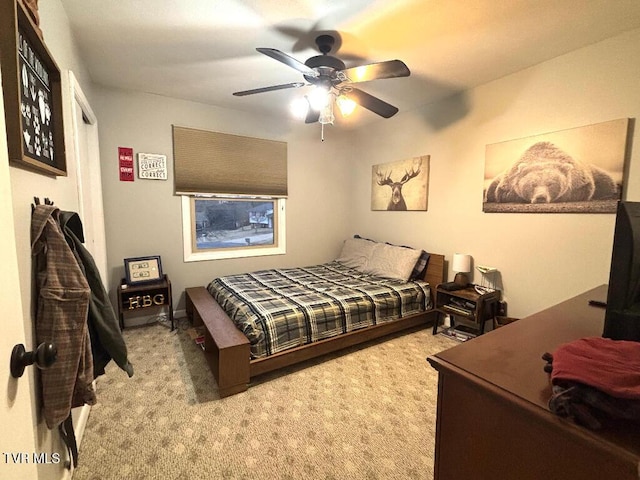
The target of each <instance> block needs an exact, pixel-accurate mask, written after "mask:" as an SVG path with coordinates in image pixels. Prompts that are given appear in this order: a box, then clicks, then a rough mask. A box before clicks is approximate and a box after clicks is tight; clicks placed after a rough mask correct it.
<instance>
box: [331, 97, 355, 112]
mask: <svg viewBox="0 0 640 480" xmlns="http://www.w3.org/2000/svg"><path fill="white" fill-rule="evenodd" d="M336 104H337V105H338V108H339V109H340V113H341V114H342V116H343V117H348V116H349V115H351V114H352V113H353V111H354V110H355V109H356V105H357V103H356V102H354V101H353V100H351V99H350V98H349V97H347V96H346V95H344V94H341V95H339V96H338V97H337V98H336Z"/></svg>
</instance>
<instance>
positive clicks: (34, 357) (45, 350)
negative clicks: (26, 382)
mask: <svg viewBox="0 0 640 480" xmlns="http://www.w3.org/2000/svg"><path fill="white" fill-rule="evenodd" d="M57 357H58V349H57V348H56V346H55V345H54V344H53V343H41V344H40V345H38V348H36V349H35V351H33V352H27V351H26V350H25V349H24V345H22V344H21V343H20V344H18V345H16V346H15V347H13V350H12V351H11V376H12V377H13V378H19V377H21V376H22V374H23V373H24V369H25V367H28V366H29V365H33V364H34V363H35V364H36V366H37V367H38V368H40V369H43V368H49V367H50V366H51V365H53V363H54V362H55V361H56V358H57Z"/></svg>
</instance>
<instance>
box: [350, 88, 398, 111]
mask: <svg viewBox="0 0 640 480" xmlns="http://www.w3.org/2000/svg"><path fill="white" fill-rule="evenodd" d="M345 93H346V95H347V97H348V98H350V99H352V100H353V101H354V102H356V103H357V104H358V105H360V106H361V107H364V108H366V109H367V110H371V111H372V112H373V113H377V114H378V115H380V116H381V117H384V118H389V117H393V116H394V115H395V114H396V113H398V109H397V108H396V107H394V106H393V105H391V104H389V103H387V102H385V101H383V100H380V99H379V98H378V97H374V96H373V95H370V94H368V93H367V92H363V91H362V90H360V89H358V88H352V89H350V91H348V92H345Z"/></svg>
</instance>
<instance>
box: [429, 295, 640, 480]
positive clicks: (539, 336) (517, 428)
mask: <svg viewBox="0 0 640 480" xmlns="http://www.w3.org/2000/svg"><path fill="white" fill-rule="evenodd" d="M606 295H607V289H606V286H602V287H599V288H596V289H593V290H590V291H588V292H585V293H584V294H582V295H579V296H577V297H575V298H573V299H570V300H568V301H566V302H563V303H560V304H559V305H556V306H555V307H552V308H549V309H547V310H544V311H542V312H540V313H537V314H535V315H532V316H530V317H527V318H523V319H522V320H520V321H518V322H515V323H513V324H510V325H508V326H505V327H504V328H500V329H498V330H496V331H494V332H490V333H488V334H487V335H483V336H481V337H478V338H476V339H474V340H473V341H471V342H465V343H462V344H460V345H457V346H455V347H453V348H450V349H448V350H445V351H443V352H440V353H438V354H436V355H433V356H431V357H429V358H428V361H429V363H431V365H432V366H433V367H434V368H435V369H436V370H437V371H438V407H437V408H438V411H437V418H436V449H435V466H434V478H435V479H436V480H459V479H471V478H472V479H474V480H495V479H499V478H505V479H518V480H540V479H580V480H603V479H612V480H613V479H615V480H627V479H629V480H630V479H633V480H638V465H640V429H639V428H638V425H637V423H636V424H634V423H631V422H615V423H614V424H612V425H610V426H607V428H604V429H603V430H600V431H593V430H588V429H586V428H584V427H581V426H579V425H576V424H575V423H573V422H572V421H571V420H568V419H564V418H560V417H558V416H557V415H555V414H553V413H552V412H551V411H550V410H549V407H548V401H549V398H551V384H550V381H549V374H547V373H546V372H545V371H544V365H545V363H546V362H544V361H543V360H542V358H541V355H542V354H543V353H545V352H553V351H555V349H556V348H557V347H558V346H559V345H561V344H563V343H567V342H571V341H573V340H576V339H579V338H584V337H590V336H601V335H602V328H603V324H604V309H602V308H598V307H594V306H590V305H589V300H592V299H596V300H604V299H606Z"/></svg>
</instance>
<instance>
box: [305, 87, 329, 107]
mask: <svg viewBox="0 0 640 480" xmlns="http://www.w3.org/2000/svg"><path fill="white" fill-rule="evenodd" d="M308 98H309V105H310V106H311V108H313V109H314V110H315V111H317V112H320V111H322V109H323V108H325V107H326V106H327V105H328V104H329V103H331V95H330V91H329V89H328V88H325V87H322V86H317V87H316V88H314V89H313V90H312V91H311V93H310V94H309V96H308Z"/></svg>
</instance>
